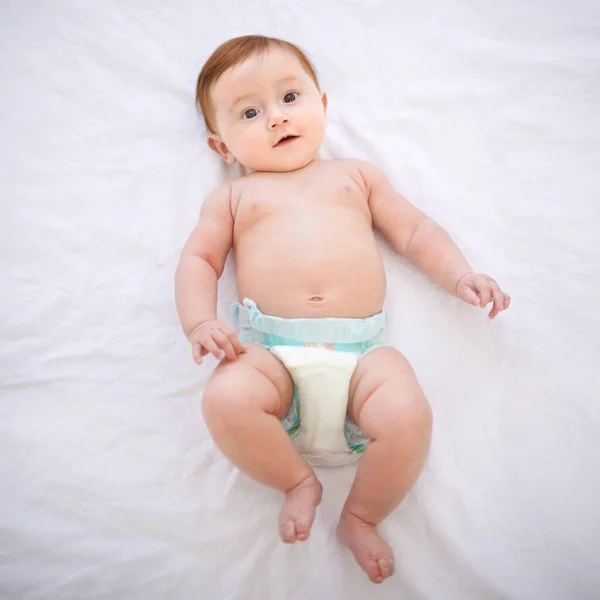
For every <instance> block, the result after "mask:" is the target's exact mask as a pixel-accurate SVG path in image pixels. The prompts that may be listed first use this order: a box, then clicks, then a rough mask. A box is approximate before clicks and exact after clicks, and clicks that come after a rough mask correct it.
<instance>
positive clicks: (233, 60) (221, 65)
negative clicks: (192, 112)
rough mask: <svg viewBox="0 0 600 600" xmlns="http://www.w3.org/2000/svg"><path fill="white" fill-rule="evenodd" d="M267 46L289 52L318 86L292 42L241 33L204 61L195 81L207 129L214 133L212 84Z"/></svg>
mask: <svg viewBox="0 0 600 600" xmlns="http://www.w3.org/2000/svg"><path fill="white" fill-rule="evenodd" d="M271 48H278V49H280V50H286V51H287V52H291V53H292V54H293V55H294V56H295V57H296V58H297V59H298V61H299V62H300V65H301V66H302V68H303V69H304V70H305V71H306V73H307V74H308V75H309V76H310V78H311V79H312V80H313V81H314V82H315V85H316V86H317V88H318V87H319V80H318V78H317V72H316V70H315V68H314V66H313V65H312V63H311V62H310V60H309V59H308V57H307V56H306V55H305V54H304V52H302V50H300V48H298V46H296V45H295V44H292V43H290V42H286V41H285V40H280V39H278V38H272V37H266V36H263V35H243V36H241V37H236V38H233V39H231V40H228V41H227V42H224V43H223V44H221V45H220V46H219V47H218V48H217V49H216V50H215V51H214V52H213V53H212V54H211V55H210V58H209V59H208V60H207V61H206V63H204V66H203V67H202V71H200V75H199V76H198V83H197V84H196V106H197V107H198V108H199V109H200V111H201V113H202V116H203V117H204V122H205V123H206V128H207V129H208V131H209V132H211V133H215V127H214V111H213V107H212V103H211V98H210V92H211V91H212V88H213V86H214V85H215V83H217V81H218V80H219V78H220V77H221V75H223V73H225V71H227V70H228V69H231V68H232V67H235V66H237V65H239V64H240V63H242V62H244V61H245V60H246V59H247V58H249V57H250V56H254V55H256V54H265V53H267V52H268V51H269V50H270V49H271Z"/></svg>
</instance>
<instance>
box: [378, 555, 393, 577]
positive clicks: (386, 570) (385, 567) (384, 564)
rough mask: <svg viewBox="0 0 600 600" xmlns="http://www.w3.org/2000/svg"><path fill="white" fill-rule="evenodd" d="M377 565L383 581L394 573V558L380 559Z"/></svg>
mask: <svg viewBox="0 0 600 600" xmlns="http://www.w3.org/2000/svg"><path fill="white" fill-rule="evenodd" d="M377 565H378V566H379V571H380V573H381V577H382V578H383V579H387V578H388V577H389V576H390V575H391V574H392V573H393V572H394V559H393V558H380V559H379V560H378V561H377Z"/></svg>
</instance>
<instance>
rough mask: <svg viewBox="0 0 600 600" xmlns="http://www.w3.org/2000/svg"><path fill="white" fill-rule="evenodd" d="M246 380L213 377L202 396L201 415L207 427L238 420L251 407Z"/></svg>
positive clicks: (241, 378)
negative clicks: (245, 384)
mask: <svg viewBox="0 0 600 600" xmlns="http://www.w3.org/2000/svg"><path fill="white" fill-rule="evenodd" d="M245 380H246V378H243V377H236V378H229V377H222V376H217V375H214V376H213V377H212V379H210V380H209V382H208V383H207V385H206V388H205V390H204V393H203V394H202V414H203V415H204V420H205V421H206V423H207V425H208V426H209V427H211V425H212V424H213V423H215V422H227V421H229V420H233V419H235V420H239V419H240V418H243V417H241V415H243V414H245V413H246V412H247V411H248V410H249V408H250V407H251V403H250V398H249V394H248V389H247V386H246V388H245V386H244V381H245Z"/></svg>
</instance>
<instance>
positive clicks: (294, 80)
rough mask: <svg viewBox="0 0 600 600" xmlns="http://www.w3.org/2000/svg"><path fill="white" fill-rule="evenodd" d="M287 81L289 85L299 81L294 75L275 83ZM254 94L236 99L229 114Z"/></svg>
mask: <svg viewBox="0 0 600 600" xmlns="http://www.w3.org/2000/svg"><path fill="white" fill-rule="evenodd" d="M287 81H289V82H290V83H292V82H297V81H300V79H298V77H296V76H295V75H290V76H289V77H282V78H281V79H278V80H277V81H276V82H275V83H276V84H278V83H285V82H287ZM255 95H256V94H254V93H250V94H244V95H243V96H240V97H239V98H237V99H236V100H235V101H234V102H232V103H231V106H230V108H229V112H231V111H233V109H234V107H235V106H236V105H237V104H239V103H240V102H242V101H244V100H246V99H247V98H251V97H252V96H255Z"/></svg>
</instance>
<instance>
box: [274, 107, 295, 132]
mask: <svg viewBox="0 0 600 600" xmlns="http://www.w3.org/2000/svg"><path fill="white" fill-rule="evenodd" d="M289 122H290V118H289V117H288V115H287V114H286V113H284V112H283V111H282V110H281V109H280V108H279V107H277V108H273V109H271V111H270V112H269V129H275V128H276V127H281V126H282V125H287V124H288V123H289Z"/></svg>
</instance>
